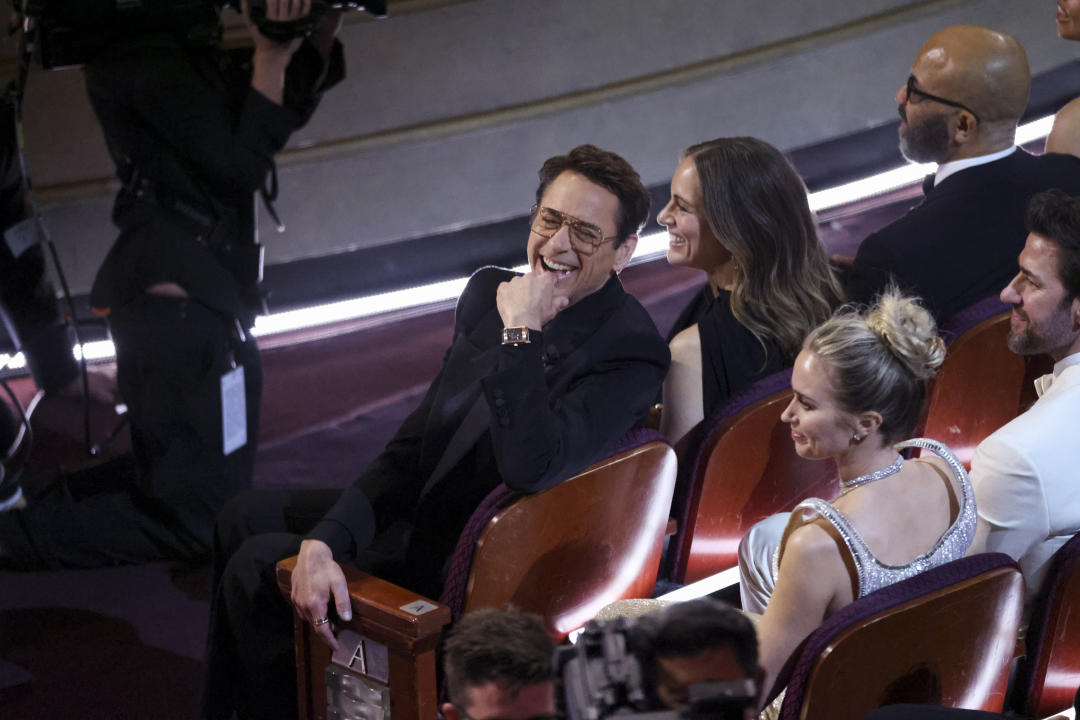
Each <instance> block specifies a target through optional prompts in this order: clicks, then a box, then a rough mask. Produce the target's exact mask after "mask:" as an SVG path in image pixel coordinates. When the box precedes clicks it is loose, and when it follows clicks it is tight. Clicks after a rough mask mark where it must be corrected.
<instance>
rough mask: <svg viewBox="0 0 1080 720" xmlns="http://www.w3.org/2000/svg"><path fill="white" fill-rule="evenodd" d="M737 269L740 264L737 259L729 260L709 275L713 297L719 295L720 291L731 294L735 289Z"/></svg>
mask: <svg viewBox="0 0 1080 720" xmlns="http://www.w3.org/2000/svg"><path fill="white" fill-rule="evenodd" d="M736 267H738V264H737V263H736V262H735V258H728V260H727V262H725V263H724V264H723V265H720V266H719V267H717V268H716V269H715V270H713V271H711V272H710V273H709V287H711V288H712V291H713V295H716V294H718V293H719V291H720V290H727V291H728V292H731V289H732V288H733V287H735V268H736Z"/></svg>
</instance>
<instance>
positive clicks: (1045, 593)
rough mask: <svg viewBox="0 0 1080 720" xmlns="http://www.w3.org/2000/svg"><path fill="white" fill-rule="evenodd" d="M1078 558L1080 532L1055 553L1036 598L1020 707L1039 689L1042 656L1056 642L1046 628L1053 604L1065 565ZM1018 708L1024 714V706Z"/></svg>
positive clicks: (1021, 670)
mask: <svg viewBox="0 0 1080 720" xmlns="http://www.w3.org/2000/svg"><path fill="white" fill-rule="evenodd" d="M1078 556H1080V533H1078V534H1076V535H1074V536H1073V537H1072V539H1071V540H1069V541H1068V542H1067V543H1065V544H1064V545H1062V546H1061V547H1060V548H1058V550H1057V552H1055V553H1054V556H1053V557H1052V558H1051V559H1050V564H1049V567H1048V568H1047V572H1046V579H1045V580H1044V581H1043V586H1042V587H1041V588H1039V592H1038V594H1036V595H1035V599H1034V600H1033V601H1032V604H1031V622H1030V623H1029V625H1028V631H1027V635H1026V636H1025V640H1024V642H1025V644H1026V647H1027V654H1026V655H1025V656H1024V659H1023V660H1021V661H1020V664H1019V667H1018V668H1017V677H1016V683H1015V688H1014V690H1013V692H1012V696H1013V699H1014V700H1015V701H1016V702H1017V703H1018V704H1023V702H1024V699H1025V698H1027V697H1030V696H1031V694H1032V693H1033V692H1034V690H1035V687H1034V684H1035V683H1034V680H1035V678H1034V675H1035V669H1036V666H1037V665H1038V660H1039V656H1040V655H1041V654H1042V653H1043V651H1044V648H1045V647H1046V645H1047V644H1048V643H1050V642H1051V641H1052V638H1048V637H1046V632H1047V627H1046V626H1047V623H1048V622H1049V621H1050V611H1051V610H1052V609H1053V601H1054V598H1055V597H1057V596H1058V595H1059V594H1060V592H1061V590H1060V588H1061V584H1062V583H1063V582H1065V578H1064V577H1063V571H1064V568H1065V566H1066V565H1067V564H1068V563H1070V562H1071V561H1073V560H1074V559H1076V558H1077V557H1078ZM1021 690H1022V692H1021ZM1016 709H1017V710H1018V711H1021V712H1023V709H1022V708H1020V707H1017V708H1016Z"/></svg>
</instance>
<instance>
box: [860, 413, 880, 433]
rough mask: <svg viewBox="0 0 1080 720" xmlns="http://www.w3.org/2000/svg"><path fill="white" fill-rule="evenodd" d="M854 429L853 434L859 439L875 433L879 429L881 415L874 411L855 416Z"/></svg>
mask: <svg viewBox="0 0 1080 720" xmlns="http://www.w3.org/2000/svg"><path fill="white" fill-rule="evenodd" d="M855 427H856V431H855V432H856V434H857V435H859V436H860V437H867V436H868V435H870V434H871V433H874V432H877V429H878V428H879V427H881V413H879V412H877V411H876V410H868V411H866V412H863V413H859V414H858V415H856V416H855Z"/></svg>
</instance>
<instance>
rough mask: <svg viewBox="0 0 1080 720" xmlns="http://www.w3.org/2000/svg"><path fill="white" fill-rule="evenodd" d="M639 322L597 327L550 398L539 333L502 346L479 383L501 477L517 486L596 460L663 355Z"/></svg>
mask: <svg viewBox="0 0 1080 720" xmlns="http://www.w3.org/2000/svg"><path fill="white" fill-rule="evenodd" d="M641 314H642V315H644V311H643V310H642V311H641ZM641 330H642V331H628V332H626V333H622V334H620V336H617V337H613V336H609V335H608V334H607V333H599V334H598V337H597V338H596V342H595V343H593V345H594V346H595V347H593V348H592V350H593V352H594V353H595V355H594V357H592V358H589V360H588V362H587V365H585V366H583V368H582V372H581V373H579V374H578V375H577V377H575V378H574V379H573V380H572V381H571V383H570V385H569V386H568V387H567V389H566V392H565V393H563V394H561V395H560V396H558V397H556V398H555V399H554V400H553V399H552V398H551V397H550V393H549V391H548V387H547V383H546V381H545V378H544V366H543V360H542V357H541V354H542V352H541V348H542V347H543V342H542V340H541V341H540V342H530V343H529V344H522V345H517V346H512V345H508V346H504V347H503V348H501V350H500V355H499V364H498V369H497V370H496V372H495V373H494V374H492V375H490V376H489V377H487V378H485V379H484V380H482V381H481V385H482V387H483V389H484V393H485V395H486V397H487V401H488V406H489V408H490V409H491V437H492V443H493V446H494V450H495V458H496V462H497V463H498V467H499V474H500V476H501V477H502V480H503V482H504V483H506V485H508V486H509V487H510V488H512V489H513V490H516V491H518V492H537V491H540V490H544V489H546V488H549V487H552V486H553V485H556V484H558V483H560V482H562V481H563V480H566V479H567V478H569V477H571V476H572V475H573V474H574V473H577V472H580V471H581V470H583V469H584V468H586V467H587V466H588V465H589V464H590V463H592V462H595V461H596V460H597V458H598V455H599V454H600V452H602V451H603V449H604V448H605V447H607V446H609V445H610V444H611V443H613V442H615V441H617V440H618V439H619V438H620V437H622V436H623V435H624V434H625V433H626V432H627V431H628V430H630V429H631V428H633V427H634V426H636V425H637V424H638V423H639V422H640V421H641V420H642V419H643V418H644V417H645V415H646V414H647V413H648V411H649V407H650V406H651V405H652V403H653V401H654V400H655V398H656V395H657V392H658V391H659V388H660V385H661V383H663V380H664V375H665V374H666V373H667V367H668V363H669V362H670V355H669V352H668V348H667V344H666V343H664V341H663V339H662V338H661V337H660V335H659V334H658V333H657V332H656V329H655V328H654V327H653V325H652V322H651V320H649V319H648V318H647V316H646V317H644V327H642V328H641Z"/></svg>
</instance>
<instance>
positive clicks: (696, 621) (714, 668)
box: [634, 598, 762, 719]
mask: <svg viewBox="0 0 1080 720" xmlns="http://www.w3.org/2000/svg"><path fill="white" fill-rule="evenodd" d="M634 634H635V636H636V637H637V638H638V639H637V641H636V642H635V646H636V647H635V652H636V653H637V654H638V656H639V657H640V658H641V659H642V665H643V669H644V673H645V682H646V685H647V687H649V688H651V690H652V692H653V693H654V696H655V700H656V702H657V704H658V705H660V706H662V707H668V708H674V709H682V708H687V707H689V705H690V695H689V691H690V687H691V686H692V685H694V684H696V683H705V682H732V681H747V683H748V684H747V685H745V687H744V692H743V695H742V698H743V700H744V701H745V704H746V707H745V712H744V716H745V717H746V718H748V719H749V718H752V717H754V716H755V715H756V714H757V713H756V710H757V696H758V694H759V693H760V688H758V687H757V684H758V683H760V682H761V678H762V673H761V668H760V667H759V665H758V642H757V634H756V632H755V630H754V625H753V623H751V622H750V619H749V618H748V617H747V616H746V615H745V614H743V613H741V612H739V611H738V610H736V609H735V608H732V607H730V606H729V605H726V604H724V603H722V602H720V601H718V600H713V599H711V598H700V599H698V600H689V601H687V602H681V603H675V604H674V605H671V606H669V607H666V608H664V609H663V610H659V611H657V612H655V613H651V614H649V615H646V616H644V617H642V618H641V619H640V620H638V622H637V624H636V625H635V626H634ZM745 690H750V692H749V693H747V692H745Z"/></svg>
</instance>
